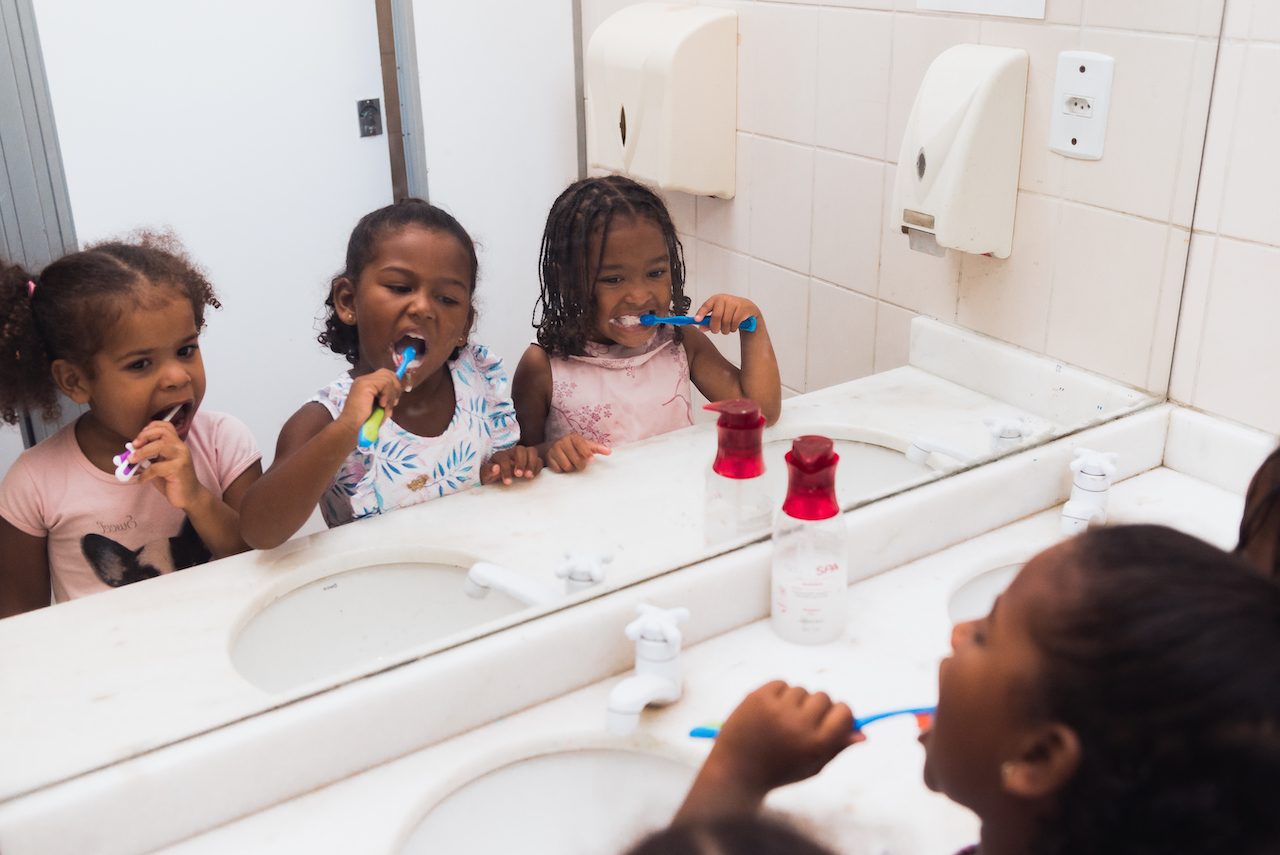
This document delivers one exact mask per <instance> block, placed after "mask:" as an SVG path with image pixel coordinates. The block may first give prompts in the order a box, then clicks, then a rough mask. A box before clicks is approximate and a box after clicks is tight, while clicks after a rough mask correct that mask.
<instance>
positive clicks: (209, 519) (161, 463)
mask: <svg viewBox="0 0 1280 855" xmlns="http://www.w3.org/2000/svg"><path fill="white" fill-rule="evenodd" d="M133 447H134V448H135V449H137V450H136V451H134V452H133V454H132V455H130V458H129V459H130V460H134V461H138V460H151V459H153V458H158V459H155V461H154V462H153V463H152V464H151V465H150V466H149V467H147V468H146V469H144V470H142V474H141V475H140V476H139V477H138V482H139V483H142V484H145V483H147V482H148V481H150V482H151V483H152V484H154V485H155V487H156V489H158V490H159V491H160V492H161V494H163V495H164V497H165V500H166V501H168V502H169V504H171V505H173V506H174V507H175V508H178V509H180V510H182V511H185V512H186V514H187V519H189V520H191V525H192V526H193V527H194V528H195V530H196V534H198V535H200V539H201V540H202V541H204V545H205V547H207V548H208V550H209V552H211V553H212V554H213V557H214V559H218V558H226V557H227V556H228V555H236V554H237V553H240V552H244V551H245V550H247V549H248V548H249V546H248V544H246V543H245V542H244V539H243V538H242V537H241V536H240V500H241V499H242V498H243V496H244V493H245V491H246V490H248V489H249V486H250V485H251V484H253V482H254V481H256V480H257V479H258V477H259V476H260V475H262V464H261V462H258V461H255V462H254V463H253V465H251V466H250V467H249V468H248V469H246V470H245V471H244V472H242V473H240V475H239V477H237V478H236V480H235V481H233V482H232V483H231V486H229V487H228V488H227V489H226V491H225V492H224V493H223V494H222V495H221V496H217V495H214V493H212V492H211V491H210V490H209V489H208V488H207V487H205V486H204V485H203V484H201V483H200V481H199V480H197V478H196V470H195V466H194V465H193V464H192V461H191V449H189V448H188V447H187V444H186V443H184V442H183V441H182V439H181V438H179V436H178V432H177V431H176V430H175V429H174V427H173V425H171V424H169V423H168V422H160V421H157V422H152V423H151V424H149V425H147V426H146V427H145V428H143V429H142V433H140V434H138V436H137V438H136V439H135V440H134V441H133Z"/></svg>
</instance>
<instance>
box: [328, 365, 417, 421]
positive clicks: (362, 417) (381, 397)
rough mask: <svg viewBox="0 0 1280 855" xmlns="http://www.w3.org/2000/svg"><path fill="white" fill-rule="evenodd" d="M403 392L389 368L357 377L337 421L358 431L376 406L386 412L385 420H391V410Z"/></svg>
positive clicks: (398, 381)
mask: <svg viewBox="0 0 1280 855" xmlns="http://www.w3.org/2000/svg"><path fill="white" fill-rule="evenodd" d="M403 391H404V387H403V386H401V385H400V380H399V379H397V377H396V375H395V372H394V371H392V370H391V369H389V368H380V369H378V370H377V371H374V372H373V373H372V374H366V375H364V376H363V377H357V378H356V379H355V381H354V382H353V383H352V384H351V391H350V392H348V393H347V401H346V403H345V404H343V405H342V414H341V415H339V416H338V418H337V421H340V422H345V423H346V425H347V427H349V428H352V429H354V430H357V431H358V430H360V427H361V426H362V425H363V424H364V423H365V422H366V421H368V420H369V416H370V415H372V414H373V409H374V407H376V406H378V405H381V406H382V408H383V409H384V410H386V411H387V418H391V408H392V407H394V406H395V405H396V404H397V403H398V402H399V401H400V394H401V393H402V392H403Z"/></svg>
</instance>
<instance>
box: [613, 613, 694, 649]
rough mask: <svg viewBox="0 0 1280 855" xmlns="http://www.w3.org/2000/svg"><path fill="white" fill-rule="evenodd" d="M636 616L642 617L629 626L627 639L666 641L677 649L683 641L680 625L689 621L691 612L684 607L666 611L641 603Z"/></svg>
mask: <svg viewBox="0 0 1280 855" xmlns="http://www.w3.org/2000/svg"><path fill="white" fill-rule="evenodd" d="M636 614H638V615H639V616H640V617H638V618H636V619H635V620H633V621H632V622H631V623H629V624H627V628H626V630H625V632H626V636H627V638H629V639H631V640H632V641H640V640H641V639H644V640H645V641H665V642H666V643H668V644H671V645H674V646H675V647H676V648H677V649H678V648H679V647H680V644H681V642H682V641H683V636H682V635H681V634H680V629H679V627H678V624H682V623H684V622H685V621H687V620H688V619H689V610H688V609H686V608H685V607H684V606H678V607H676V608H674V609H664V608H660V607H658V606H654V605H650V604H649V603H639V604H638V605H637V606H636Z"/></svg>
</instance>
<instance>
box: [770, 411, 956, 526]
mask: <svg viewBox="0 0 1280 855" xmlns="http://www.w3.org/2000/svg"><path fill="white" fill-rule="evenodd" d="M808 434H813V435H817V436H825V437H829V438H830V439H831V440H832V441H833V442H834V444H835V450H836V454H838V455H840V462H839V463H838V464H836V501H837V502H839V504H840V507H842V508H848V507H850V506H851V505H853V504H855V503H857V502H859V501H862V500H864V499H870V498H873V497H879V496H883V495H885V494H886V493H892V492H896V491H897V490H900V489H902V488H903V487H906V486H908V485H910V484H916V483H920V482H921V481H927V480H930V479H931V478H933V477H934V470H933V469H931V468H930V467H928V466H920V465H918V464H915V463H912V462H911V461H910V460H908V459H907V457H906V454H905V452H906V449H907V446H909V445H910V441H909V440H900V439H898V438H897V437H893V436H890V435H889V434H887V433H885V432H883V431H875V430H871V429H867V428H858V427H857V426H854V425H818V424H812V425H803V426H797V425H789V426H788V427H787V429H786V430H785V432H780V431H778V429H777V428H774V429H771V430H767V431H765V434H764V448H763V451H764V465H765V471H766V472H767V473H768V474H769V477H770V478H771V479H773V480H774V490H775V495H777V496H779V497H781V496H784V495H786V483H787V463H786V459H785V457H786V453H787V452H788V451H790V450H791V441H792V440H793V439H795V438H796V437H798V436H804V435H808ZM779 501H781V499H779Z"/></svg>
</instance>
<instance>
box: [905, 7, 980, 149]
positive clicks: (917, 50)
mask: <svg viewBox="0 0 1280 855" xmlns="http://www.w3.org/2000/svg"><path fill="white" fill-rule="evenodd" d="M912 5H913V7H914V2H913V3H912ZM978 39H979V22H978V19H976V18H973V19H970V18H967V17H966V18H944V17H934V16H930V15H894V17H893V64H892V66H891V67H890V70H889V132H888V142H887V143H886V150H885V159H886V160H888V161H889V162H890V163H897V162H898V152H899V151H900V150H901V149H902V137H903V134H904V133H906V129H907V119H908V118H909V117H910V115H911V106H912V105H913V104H915V101H916V93H917V92H919V91H920V83H921V82H922V81H923V80H924V75H925V72H926V71H928V70H929V66H930V64H932V63H933V61H934V60H935V59H937V58H938V55H939V54H940V53H942V52H943V51H945V50H946V49H947V48H949V47H954V46H955V45H959V44H966V43H968V44H977V43H978Z"/></svg>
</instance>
